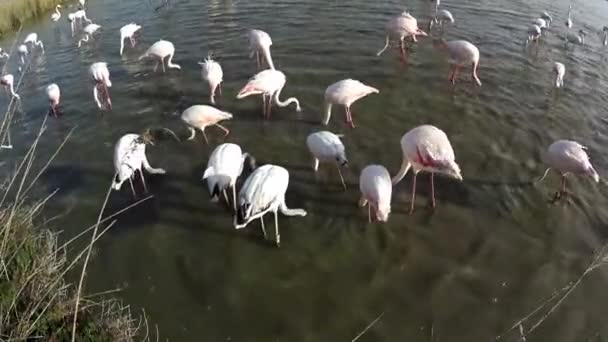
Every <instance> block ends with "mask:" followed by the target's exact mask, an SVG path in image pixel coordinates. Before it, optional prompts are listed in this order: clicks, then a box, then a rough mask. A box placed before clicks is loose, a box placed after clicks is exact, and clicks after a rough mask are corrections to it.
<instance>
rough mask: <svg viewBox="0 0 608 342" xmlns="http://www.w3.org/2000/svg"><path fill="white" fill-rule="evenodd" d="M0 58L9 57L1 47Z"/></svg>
mask: <svg viewBox="0 0 608 342" xmlns="http://www.w3.org/2000/svg"><path fill="white" fill-rule="evenodd" d="M0 58H9V55H8V53H6V52H4V50H2V48H0Z"/></svg>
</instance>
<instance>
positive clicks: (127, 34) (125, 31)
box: [120, 23, 141, 56]
mask: <svg viewBox="0 0 608 342" xmlns="http://www.w3.org/2000/svg"><path fill="white" fill-rule="evenodd" d="M140 29H141V26H140V25H137V24H135V23H130V24H127V25H125V26H123V27H121V28H120V55H121V56H122V51H123V49H124V46H125V39H127V38H129V42H130V43H131V47H135V38H133V36H134V35H135V33H136V32H137V31H139V30H140Z"/></svg>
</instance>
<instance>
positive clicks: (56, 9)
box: [51, 5, 61, 21]
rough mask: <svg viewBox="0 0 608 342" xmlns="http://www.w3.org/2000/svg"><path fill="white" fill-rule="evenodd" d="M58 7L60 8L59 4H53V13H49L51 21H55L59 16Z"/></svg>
mask: <svg viewBox="0 0 608 342" xmlns="http://www.w3.org/2000/svg"><path fill="white" fill-rule="evenodd" d="M60 8H61V5H57V6H55V13H53V14H51V20H52V21H57V20H59V18H61V12H59V9H60Z"/></svg>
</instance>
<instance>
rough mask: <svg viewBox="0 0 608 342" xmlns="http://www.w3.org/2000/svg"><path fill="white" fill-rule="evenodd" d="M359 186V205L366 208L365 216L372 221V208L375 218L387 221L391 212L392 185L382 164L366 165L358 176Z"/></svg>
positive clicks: (389, 176)
mask: <svg viewBox="0 0 608 342" xmlns="http://www.w3.org/2000/svg"><path fill="white" fill-rule="evenodd" d="M359 188H360V189H361V199H360V200H359V206H361V207H364V206H366V205H369V207H368V208H367V218H368V220H369V222H370V223H371V222H372V210H373V211H374V214H375V217H376V220H378V221H380V222H386V221H388V215H389V214H390V212H391V195H392V192H393V186H392V184H391V175H390V174H389V173H388V171H387V170H386V168H385V167H384V166H382V165H368V166H366V167H365V168H364V169H363V171H361V176H360V177H359Z"/></svg>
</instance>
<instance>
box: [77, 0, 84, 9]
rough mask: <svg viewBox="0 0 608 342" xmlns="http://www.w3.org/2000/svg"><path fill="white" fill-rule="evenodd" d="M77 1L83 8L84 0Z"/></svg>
mask: <svg viewBox="0 0 608 342" xmlns="http://www.w3.org/2000/svg"><path fill="white" fill-rule="evenodd" d="M78 3H80V7H81V8H84V4H85V0H78Z"/></svg>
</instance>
